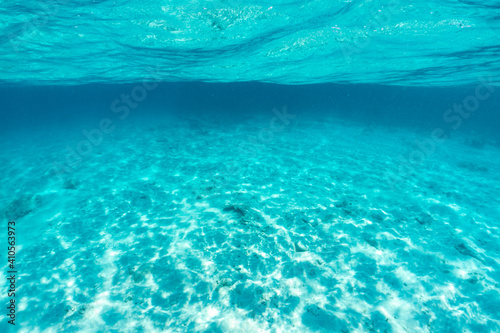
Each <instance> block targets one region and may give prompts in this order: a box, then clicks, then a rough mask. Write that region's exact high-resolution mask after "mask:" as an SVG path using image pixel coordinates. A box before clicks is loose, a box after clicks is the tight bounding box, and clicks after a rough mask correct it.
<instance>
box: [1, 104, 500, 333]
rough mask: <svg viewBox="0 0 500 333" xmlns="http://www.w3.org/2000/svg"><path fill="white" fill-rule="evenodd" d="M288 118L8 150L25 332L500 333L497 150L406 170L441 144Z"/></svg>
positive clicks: (130, 131) (4, 147) (455, 144)
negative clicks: (81, 153)
mask: <svg viewBox="0 0 500 333" xmlns="http://www.w3.org/2000/svg"><path fill="white" fill-rule="evenodd" d="M273 117H274V115H273V114H272V113H269V114H267V115H261V116H254V117H248V118H244V117H241V118H238V119H231V120H230V121H229V120H224V119H214V117H210V116H200V117H193V118H189V117H182V118H176V117H168V118H162V117H159V116H156V117H155V118H154V119H147V117H144V118H143V119H132V118H131V119H127V120H125V121H123V122H121V123H115V128H114V130H113V131H112V132H111V133H109V134H103V136H102V138H101V137H99V136H96V137H94V139H95V142H97V143H99V144H97V145H93V146H92V151H91V152H89V153H88V154H86V155H85V156H81V157H82V158H81V159H76V158H75V156H74V155H72V156H71V157H69V158H68V159H67V154H68V151H67V149H66V148H67V147H68V146H69V147H72V148H71V149H74V150H75V151H76V150H77V148H78V145H79V144H80V143H81V142H82V140H85V137H84V136H83V135H82V134H81V130H82V129H83V128H81V127H80V128H78V126H76V127H71V128H65V129H64V130H63V129H60V130H59V131H55V130H51V131H50V134H48V133H44V132H43V131H40V132H36V131H35V132H33V133H32V134H31V136H30V135H26V134H23V133H20V134H18V135H17V136H16V135H14V134H13V135H9V136H8V137H6V138H5V139H4V140H2V141H1V142H0V174H1V175H3V177H2V186H1V188H0V209H1V210H2V213H3V219H4V220H6V219H9V220H10V219H15V220H16V227H17V242H18V244H19V245H20V246H18V254H17V265H18V267H17V268H18V271H19V274H20V275H19V276H20V278H19V279H18V293H17V295H16V298H17V300H18V308H17V310H18V312H17V320H18V322H17V324H16V329H17V330H18V331H19V332H26V333H28V332H29V333H35V332H42V331H43V332H284V333H285V332H286V333H288V332H301V333H302V332H498V331H500V286H499V285H498V281H500V271H499V268H500V241H499V235H500V230H499V225H500V205H499V200H500V199H499V198H500V163H499V162H500V149H499V148H498V147H495V146H494V145H490V144H486V145H484V147H474V145H470V144H465V141H466V140H465V139H464V138H461V137H458V136H455V137H454V138H451V139H449V140H446V141H444V142H441V143H438V144H436V145H435V146H432V145H430V146H429V145H428V146H425V145H424V147H427V149H425V148H424V149H423V151H424V153H425V154H424V155H425V156H424V158H421V159H420V161H419V163H413V164H412V166H411V168H409V167H408V165H407V164H405V163H404V162H401V157H403V158H404V159H409V158H414V159H415V158H416V157H418V156H420V157H422V154H420V155H419V154H418V153H415V152H416V151H418V149H419V148H418V144H416V141H415V139H417V140H418V142H421V143H422V142H424V143H427V144H429V141H426V140H429V138H430V137H431V136H430V132H431V131H430V130H429V131H410V130H408V129H401V128H396V127H391V128H388V127H377V126H369V127H367V126H364V125H362V124H359V123H355V122H347V121H341V120H339V119H335V118H328V119H327V118H324V117H318V118H314V117H306V116H300V115H298V116H297V117H296V118H294V119H290V120H289V122H288V121H287V122H286V124H285V125H283V124H282V123H281V122H277V123H276V122H273V121H272V119H273ZM97 126H98V123H97V124H96V127H97ZM88 147H89V146H88V145H87V146H85V144H80V148H82V149H83V150H84V148H88ZM83 150H82V151H83ZM420 151H422V150H420ZM67 161H69V162H74V163H68V164H67V163H66V162H67ZM4 238H5V236H2V239H1V241H2V242H4ZM2 244H3V243H2ZM6 271H7V269H6V266H2V271H1V272H0V281H1V283H0V287H1V288H2V290H6V289H7V282H6V276H5V274H6ZM1 297H2V303H3V304H4V303H5V302H6V301H7V298H6V294H5V293H2V294H1ZM1 320H2V325H4V324H6V316H3V318H2V319H1Z"/></svg>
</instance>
